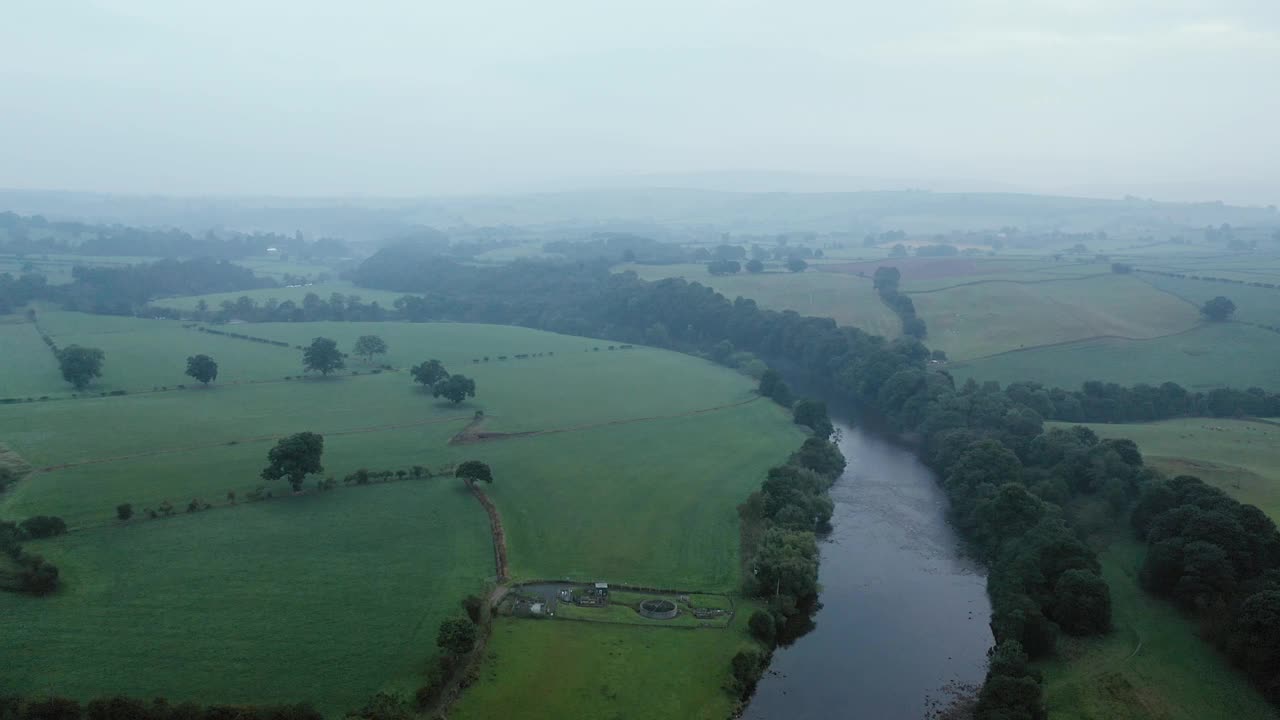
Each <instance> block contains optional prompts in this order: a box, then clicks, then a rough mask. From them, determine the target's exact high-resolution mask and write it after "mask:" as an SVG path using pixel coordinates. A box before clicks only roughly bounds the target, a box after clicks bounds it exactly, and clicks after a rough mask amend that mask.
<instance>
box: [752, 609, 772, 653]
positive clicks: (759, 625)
mask: <svg viewBox="0 0 1280 720" xmlns="http://www.w3.org/2000/svg"><path fill="white" fill-rule="evenodd" d="M747 628H748V629H750V630H751V636H752V637H754V638H755V639H757V640H759V641H760V642H762V643H764V644H765V645H767V646H769V647H773V642H774V640H775V639H776V638H777V634H778V625H777V623H776V622H775V621H774V619H773V615H772V614H770V613H767V612H765V611H764V610H757V611H755V612H753V613H751V619H750V620H748V621H747Z"/></svg>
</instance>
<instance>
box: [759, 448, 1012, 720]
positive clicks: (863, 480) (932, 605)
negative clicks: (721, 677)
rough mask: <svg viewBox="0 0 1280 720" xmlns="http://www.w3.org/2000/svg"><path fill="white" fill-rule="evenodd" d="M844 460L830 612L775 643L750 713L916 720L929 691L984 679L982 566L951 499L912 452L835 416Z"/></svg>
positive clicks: (803, 718) (828, 581) (827, 588)
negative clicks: (789, 640) (959, 527)
mask: <svg viewBox="0 0 1280 720" xmlns="http://www.w3.org/2000/svg"><path fill="white" fill-rule="evenodd" d="M837 429H838V431H839V441H838V444H839V447H840V450H841V451H842V452H843V453H844V456H845V458H846V459H847V461H848V467H847V468H846V470H845V472H844V473H843V474H842V475H841V476H840V478H839V479H838V480H837V481H836V483H835V484H834V485H833V486H832V488H831V490H830V495H831V498H832V500H833V501H834V503H835V510H834V514H833V516H832V520H831V524H832V531H831V533H829V534H828V535H826V536H825V537H823V538H822V539H821V542H820V551H821V557H822V559H821V564H820V567H819V581H820V583H821V585H822V591H821V594H820V596H819V600H820V601H821V602H822V609H821V610H819V611H818V613H817V614H816V615H815V616H814V623H815V625H814V628H813V630H812V631H811V632H809V633H808V634H806V635H804V636H802V637H801V638H799V639H798V640H797V641H796V642H795V643H794V644H792V645H791V646H789V647H781V648H778V649H777V650H776V651H775V652H774V654H773V662H772V664H771V665H770V667H769V670H768V672H766V674H765V676H764V678H762V679H761V681H760V684H759V686H758V687H757V690H756V694H755V696H754V697H753V698H752V700H751V703H750V704H749V706H748V708H747V710H746V712H745V714H744V716H743V717H744V718H747V719H748V720H776V719H779V718H795V719H796V720H807V719H810V718H812V719H814V720H816V719H818V718H830V717H839V716H843V715H845V714H847V713H849V712H850V710H851V708H856V709H857V711H858V713H859V714H860V715H863V716H865V717H875V718H884V719H885V720H897V719H899V718H901V719H902V720H918V718H920V717H921V716H922V715H923V714H924V712H925V711H926V710H927V709H928V708H929V707H930V706H931V705H932V703H931V698H937V697H939V696H941V695H943V694H945V692H946V689H947V688H948V687H952V686H954V685H956V684H977V683H980V682H981V681H982V678H983V676H984V674H985V672H986V652H987V649H988V648H990V647H991V645H992V637H991V631H990V629H989V627H988V623H989V622H990V613H991V608H990V602H989V600H988V599H987V594H986V574H985V571H984V569H983V568H982V566H981V565H980V564H978V563H976V562H974V561H973V560H971V559H969V558H967V557H965V555H964V553H963V548H962V546H961V544H960V542H959V539H958V538H957V537H956V535H955V533H954V531H953V530H952V529H951V527H950V526H949V525H948V524H947V521H946V507H947V503H946V498H945V496H944V495H943V494H942V491H941V490H940V489H939V488H938V486H937V484H936V481H935V479H934V477H933V475H932V473H931V472H930V471H929V470H928V468H926V467H924V466H923V465H922V464H921V463H920V462H919V461H918V460H917V459H916V458H915V457H914V456H913V455H912V454H911V453H910V452H908V451H906V450H904V449H901V448H898V447H894V446H893V445H892V444H890V443H889V442H887V441H885V440H882V439H879V438H876V437H873V436H871V435H869V434H867V433H864V432H862V431H860V430H857V429H855V428H853V427H851V426H849V425H846V424H840V423H837Z"/></svg>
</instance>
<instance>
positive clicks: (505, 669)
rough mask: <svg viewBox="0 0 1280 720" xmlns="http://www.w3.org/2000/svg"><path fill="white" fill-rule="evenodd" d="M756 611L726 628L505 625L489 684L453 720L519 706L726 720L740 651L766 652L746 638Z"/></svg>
mask: <svg viewBox="0 0 1280 720" xmlns="http://www.w3.org/2000/svg"><path fill="white" fill-rule="evenodd" d="M750 614H751V608H750V607H748V606H743V607H740V610H739V612H738V614H737V615H736V616H735V617H734V621H733V623H732V624H731V625H730V627H729V628H727V629H724V630H709V629H695V630H686V629H678V628H646V627H635V626H629V625H610V624H605V623H588V622H571V621H561V620H541V621H538V620H517V619H512V618H501V619H499V620H498V621H497V622H495V623H494V627H493V636H492V637H491V638H490V640H489V646H488V648H487V651H488V655H487V657H486V660H485V663H484V665H483V666H482V668H481V671H480V680H479V682H477V683H476V684H475V685H473V686H472V687H470V688H469V689H468V690H467V692H466V694H464V695H463V696H462V699H461V701H460V702H459V703H458V705H457V706H456V707H455V708H454V709H453V712H452V713H451V714H450V717H453V718H457V719H458V720H481V719H484V718H493V717H503V716H506V715H508V714H509V713H510V711H511V708H519V713H518V714H519V716H520V717H521V718H530V719H531V720H532V719H537V718H547V719H548V720H551V719H553V718H565V717H582V716H584V715H594V716H599V717H607V718H617V719H618V720H626V719H629V718H635V719H636V720H644V719H648V718H660V717H670V718H677V717H678V718H704V719H705V720H721V719H722V718H726V717H729V714H730V711H731V710H732V707H733V698H732V697H731V696H730V695H729V694H728V693H726V692H725V691H724V690H723V689H722V687H721V686H722V685H723V684H724V682H725V680H726V678H725V670H724V669H725V668H727V667H728V666H729V661H730V659H731V658H732V657H733V655H734V654H735V653H737V652H738V651H739V650H744V649H749V648H756V647H757V644H756V643H755V641H754V640H752V639H751V638H750V637H749V636H748V635H747V632H746V618H747V617H749V616H750ZM552 689H554V691H551V690H552Z"/></svg>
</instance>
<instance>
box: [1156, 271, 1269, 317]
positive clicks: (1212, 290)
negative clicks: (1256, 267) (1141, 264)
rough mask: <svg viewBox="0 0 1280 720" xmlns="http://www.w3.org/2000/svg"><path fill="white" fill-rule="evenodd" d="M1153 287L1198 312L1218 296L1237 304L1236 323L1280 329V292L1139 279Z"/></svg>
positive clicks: (1166, 278)
mask: <svg viewBox="0 0 1280 720" xmlns="http://www.w3.org/2000/svg"><path fill="white" fill-rule="evenodd" d="M1139 277H1141V278H1142V279H1143V280H1144V281H1146V282H1148V283H1150V284H1151V286H1152V287H1156V288H1159V289H1160V290H1163V291H1164V292H1167V293H1169V294H1170V295H1174V296H1176V297H1178V298H1181V299H1182V300H1183V301H1185V302H1186V303H1187V304H1188V305H1190V306H1192V307H1194V308H1197V309H1198V308H1199V307H1200V306H1201V305H1203V304H1204V303H1205V301H1206V300H1211V299H1213V298H1214V297H1217V296H1218V295H1222V296H1224V297H1227V298H1230V299H1231V302H1233V303H1235V304H1236V312H1235V314H1234V315H1232V316H1231V317H1232V319H1233V320H1240V321H1242V322H1251V323H1261V324H1264V325H1276V326H1280V288H1262V287H1253V286H1250V285H1234V284H1231V283H1219V282H1209V281H1206V280H1191V279H1189V278H1171V277H1162V276H1160V275H1140V276H1139ZM1254 281H1257V282H1280V280H1274V279H1266V280H1264V279H1255V280H1251V281H1250V282H1254Z"/></svg>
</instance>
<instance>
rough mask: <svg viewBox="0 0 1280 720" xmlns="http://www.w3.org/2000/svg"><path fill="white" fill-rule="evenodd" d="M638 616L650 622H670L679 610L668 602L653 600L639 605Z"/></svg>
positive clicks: (658, 599)
mask: <svg viewBox="0 0 1280 720" xmlns="http://www.w3.org/2000/svg"><path fill="white" fill-rule="evenodd" d="M640 614H641V615H643V616H645V617H647V618H649V619H650V620H670V619H671V618H674V617H675V616H676V615H679V614H680V608H678V607H676V604H675V603H673V602H671V601H670V600H662V599H660V598H653V599H651V600H644V601H642V602H641V603H640Z"/></svg>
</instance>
